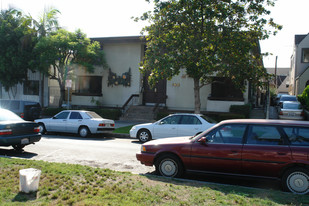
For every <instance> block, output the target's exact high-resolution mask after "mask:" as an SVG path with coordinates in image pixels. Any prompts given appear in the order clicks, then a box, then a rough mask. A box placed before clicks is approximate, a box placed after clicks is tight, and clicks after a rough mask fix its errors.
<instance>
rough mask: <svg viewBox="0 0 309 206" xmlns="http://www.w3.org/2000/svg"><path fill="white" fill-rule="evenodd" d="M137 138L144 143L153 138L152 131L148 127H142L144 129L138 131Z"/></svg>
mask: <svg viewBox="0 0 309 206" xmlns="http://www.w3.org/2000/svg"><path fill="white" fill-rule="evenodd" d="M137 138H138V139H139V141H140V142H142V143H144V142H147V141H149V140H151V133H150V132H149V131H148V130H146V129H142V130H140V131H138V133H137Z"/></svg>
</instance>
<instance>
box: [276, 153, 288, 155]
mask: <svg viewBox="0 0 309 206" xmlns="http://www.w3.org/2000/svg"><path fill="white" fill-rule="evenodd" d="M277 154H278V155H286V153H285V152H277Z"/></svg>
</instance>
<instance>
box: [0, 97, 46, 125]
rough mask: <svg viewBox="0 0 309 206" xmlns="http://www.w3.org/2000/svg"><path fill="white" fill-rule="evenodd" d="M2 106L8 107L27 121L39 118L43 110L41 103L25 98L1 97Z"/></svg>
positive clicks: (0, 104) (0, 106)
mask: <svg viewBox="0 0 309 206" xmlns="http://www.w3.org/2000/svg"><path fill="white" fill-rule="evenodd" d="M0 108H3V109H8V110H10V111H12V112H14V113H15V114H17V115H18V116H20V117H21V118H23V119H24V120H27V121H33V120H35V119H38V118H39V117H40V115H41V111H42V108H41V105H40V103H38V102H33V101H23V100H4V99H0Z"/></svg>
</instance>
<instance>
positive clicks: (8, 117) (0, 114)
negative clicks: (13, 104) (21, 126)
mask: <svg viewBox="0 0 309 206" xmlns="http://www.w3.org/2000/svg"><path fill="white" fill-rule="evenodd" d="M16 120H17V121H20V120H23V119H22V118H20V117H19V116H17V115H16V114H15V113H13V112H11V111H8V110H6V109H0V121H16Z"/></svg>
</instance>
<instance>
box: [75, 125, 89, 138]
mask: <svg viewBox="0 0 309 206" xmlns="http://www.w3.org/2000/svg"><path fill="white" fill-rule="evenodd" d="M89 133H90V132H89V129H88V127H81V128H79V130H78V134H79V136H81V137H87V136H88V135H89Z"/></svg>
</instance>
